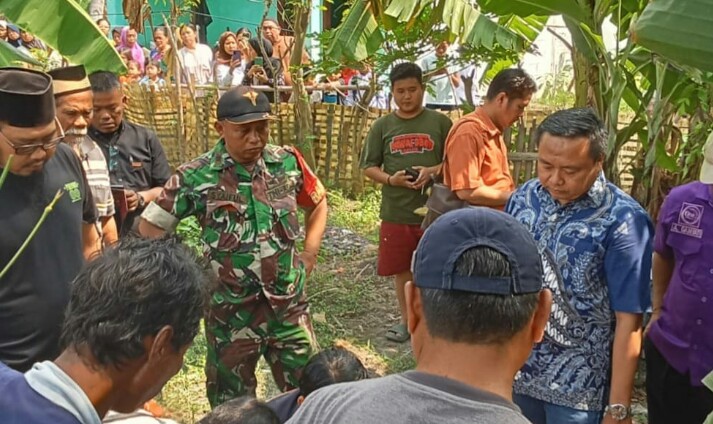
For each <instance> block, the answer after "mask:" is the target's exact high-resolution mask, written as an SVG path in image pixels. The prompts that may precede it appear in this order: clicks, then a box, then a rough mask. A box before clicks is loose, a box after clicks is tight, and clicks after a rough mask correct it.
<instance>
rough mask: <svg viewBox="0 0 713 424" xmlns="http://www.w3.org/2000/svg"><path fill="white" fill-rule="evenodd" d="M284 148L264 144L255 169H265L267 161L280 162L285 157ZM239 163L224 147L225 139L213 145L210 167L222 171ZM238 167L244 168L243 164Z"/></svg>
mask: <svg viewBox="0 0 713 424" xmlns="http://www.w3.org/2000/svg"><path fill="white" fill-rule="evenodd" d="M284 151H285V149H283V148H280V147H279V146H273V145H271V144H269V143H268V144H267V145H265V150H263V151H262V157H261V158H260V159H259V160H258V161H257V163H256V164H255V169H256V170H257V169H258V168H259V169H265V168H266V164H267V163H281V162H282V161H284V159H285V154H284ZM235 165H239V164H238V163H236V162H235V159H233V158H232V156H230V153H228V149H226V147H225V140H223V139H222V138H221V139H220V140H218V143H217V144H216V145H215V147H213V151H212V152H211V154H210V167H211V169H213V170H215V171H222V170H223V169H226V168H230V167H231V166H235ZM239 168H242V169H244V167H243V166H240V167H239Z"/></svg>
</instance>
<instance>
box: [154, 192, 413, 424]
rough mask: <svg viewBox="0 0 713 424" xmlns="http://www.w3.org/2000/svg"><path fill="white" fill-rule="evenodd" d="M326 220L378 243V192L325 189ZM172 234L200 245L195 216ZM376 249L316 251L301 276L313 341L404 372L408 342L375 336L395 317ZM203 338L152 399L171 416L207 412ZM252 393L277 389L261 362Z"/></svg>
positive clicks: (376, 370)
mask: <svg viewBox="0 0 713 424" xmlns="http://www.w3.org/2000/svg"><path fill="white" fill-rule="evenodd" d="M328 196H329V197H328V202H329V206H330V209H329V225H330V226H336V227H340V228H347V229H349V230H352V231H354V232H355V233H357V234H359V235H361V236H363V237H365V238H367V239H369V240H370V241H372V242H374V243H375V242H377V241H378V225H379V205H380V203H381V193H380V192H379V191H376V190H371V191H369V192H367V193H365V194H364V195H363V196H360V197H359V198H356V199H355V198H350V197H349V196H346V195H345V194H344V193H342V192H341V191H339V190H330V191H329V194H328ZM177 232H178V233H179V234H180V235H181V236H182V237H183V238H184V242H185V243H186V244H187V245H189V246H191V247H193V248H195V249H197V250H200V239H199V236H200V230H199V228H198V225H197V222H196V221H195V220H183V221H181V223H180V224H179V227H178V229H177ZM375 263H376V249H375V248H371V249H368V250H367V251H365V252H362V253H361V254H359V255H350V256H344V257H339V256H333V255H330V254H329V253H326V252H323V253H322V254H321V255H320V258H319V264H318V266H317V268H316V269H315V271H314V273H313V274H312V276H311V277H310V278H309V279H308V281H307V289H306V291H307V295H308V298H309V301H310V305H311V315H312V321H313V325H314V329H315V334H316V336H317V342H318V344H319V345H320V346H321V347H322V348H325V347H329V346H332V345H335V344H336V345H340V346H344V347H346V348H348V349H350V350H352V351H353V352H355V353H356V354H357V355H358V356H359V357H360V358H361V359H362V361H363V362H364V364H365V365H366V366H367V368H369V369H370V371H371V373H372V374H373V375H383V374H386V373H395V372H401V371H404V370H408V369H412V368H413V367H414V365H415V364H414V361H413V358H412V356H411V353H410V349H409V345H408V343H405V344H401V345H392V344H389V343H388V342H386V341H385V340H384V339H383V333H384V331H385V330H386V328H387V327H388V326H389V325H391V324H392V323H393V322H390V319H391V320H392V321H393V319H392V318H390V317H389V315H394V314H397V306H396V301H395V299H394V295H393V288H392V284H391V281H390V280H389V279H383V278H380V277H378V276H376V273H375ZM205 355H206V341H205V335H204V333H203V330H201V333H200V334H199V335H198V337H196V339H195V341H194V343H193V345H192V346H191V348H190V349H189V350H188V352H187V353H186V357H185V360H184V366H183V369H182V370H181V371H180V372H179V373H178V374H177V375H176V376H175V377H174V378H173V379H172V380H171V381H169V383H168V384H167V385H166V387H165V388H164V390H163V391H162V393H161V395H160V396H159V398H158V401H159V403H160V404H161V405H163V406H164V407H165V408H166V410H167V411H169V412H170V415H171V417H172V418H173V419H175V420H177V421H179V422H182V423H194V422H196V421H197V420H199V419H200V418H201V417H202V416H203V415H204V414H205V413H206V412H208V411H209V410H210V407H209V405H208V401H207V399H206V397H205V375H204V366H205ZM256 374H257V378H258V397H260V398H269V397H271V396H272V395H274V394H276V393H277V388H276V387H275V385H274V383H273V382H272V376H271V375H270V372H269V367H267V365H266V363H265V362H264V361H261V362H260V363H259V364H258V369H257V371H256Z"/></svg>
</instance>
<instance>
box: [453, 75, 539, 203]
mask: <svg viewBox="0 0 713 424" xmlns="http://www.w3.org/2000/svg"><path fill="white" fill-rule="evenodd" d="M536 90H537V85H536V84H535V81H534V80H533V79H532V77H530V76H529V75H528V74H527V73H526V72H525V71H523V70H522V69H505V70H503V71H500V72H499V73H498V74H497V75H496V76H495V78H493V81H492V82H491V83H490V87H489V88H488V93H487V95H486V98H485V104H483V106H480V107H478V108H477V109H476V110H475V111H474V112H473V113H470V114H468V115H466V116H464V117H463V118H461V119H460V120H459V121H458V122H457V123H456V124H455V125H454V126H453V129H452V130H451V132H450V134H448V139H447V140H446V155H445V160H444V162H443V180H444V183H445V185H446V186H448V187H449V188H450V189H451V190H452V191H453V192H454V193H455V194H456V196H458V197H459V198H460V199H462V200H465V201H467V202H468V203H470V204H471V205H474V206H489V207H492V208H497V209H503V208H504V207H505V203H506V202H507V200H508V198H509V197H510V194H511V193H512V192H513V190H515V183H514V182H513V180H512V176H510V166H509V164H508V157H507V148H506V146H505V143H504V142H503V138H502V133H503V131H504V130H505V129H506V128H508V127H510V126H511V125H512V124H514V123H515V122H517V120H518V119H520V117H521V116H522V114H523V112H524V111H525V108H526V107H527V105H528V104H529V103H530V99H531V98H532V94H533V93H534V92H535V91H536Z"/></svg>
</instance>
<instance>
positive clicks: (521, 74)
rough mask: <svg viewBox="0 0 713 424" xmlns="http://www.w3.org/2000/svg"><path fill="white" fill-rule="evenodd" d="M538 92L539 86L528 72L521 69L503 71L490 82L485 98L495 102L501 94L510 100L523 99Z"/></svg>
mask: <svg viewBox="0 0 713 424" xmlns="http://www.w3.org/2000/svg"><path fill="white" fill-rule="evenodd" d="M535 91H537V84H536V83H535V80H533V79H532V77H531V76H530V75H528V73H527V72H525V71H524V70H522V69H520V68H511V69H503V70H502V71H500V72H498V73H497V75H495V78H493V80H492V81H491V82H490V86H489V87H488V92H487V94H486V95H485V98H486V99H488V100H493V99H494V98H495V97H497V95H498V94H500V93H505V94H506V95H507V96H508V99H510V100H513V99H523V98H525V97H527V96H529V95H531V94H532V93H534V92H535Z"/></svg>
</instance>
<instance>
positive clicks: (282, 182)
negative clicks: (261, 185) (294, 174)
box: [267, 175, 294, 202]
mask: <svg viewBox="0 0 713 424" xmlns="http://www.w3.org/2000/svg"><path fill="white" fill-rule="evenodd" d="M292 191H294V186H293V185H292V182H291V181H290V179H289V178H287V176H286V175H280V176H278V177H275V178H274V179H273V180H272V181H271V182H270V186H269V187H268V188H267V200H269V201H271V202H274V201H276V200H280V199H283V198H284V197H285V196H287V195H288V194H290V193H291V192H292Z"/></svg>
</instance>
